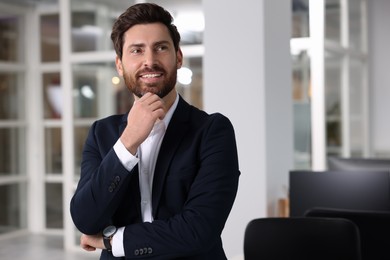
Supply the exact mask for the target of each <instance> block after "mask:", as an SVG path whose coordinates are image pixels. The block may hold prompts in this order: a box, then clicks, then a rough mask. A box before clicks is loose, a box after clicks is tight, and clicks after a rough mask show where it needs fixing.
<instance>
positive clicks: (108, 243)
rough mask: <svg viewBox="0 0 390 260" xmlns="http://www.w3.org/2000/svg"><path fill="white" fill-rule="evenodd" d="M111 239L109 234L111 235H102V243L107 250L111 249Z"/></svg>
mask: <svg viewBox="0 0 390 260" xmlns="http://www.w3.org/2000/svg"><path fill="white" fill-rule="evenodd" d="M111 239H112V236H111V237H105V236H103V243H104V246H105V247H106V249H107V250H108V251H111V250H112V246H111Z"/></svg>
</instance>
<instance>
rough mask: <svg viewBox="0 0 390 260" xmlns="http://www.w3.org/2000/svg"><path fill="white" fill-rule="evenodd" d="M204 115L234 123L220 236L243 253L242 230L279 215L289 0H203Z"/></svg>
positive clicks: (287, 135) (285, 149) (285, 151)
mask: <svg viewBox="0 0 390 260" xmlns="http://www.w3.org/2000/svg"><path fill="white" fill-rule="evenodd" d="M203 9H204V12H205V24H206V28H205V34H204V45H205V55H204V61H203V70H204V74H203V75H204V89H203V91H204V92H203V93H204V96H203V97H204V108H205V110H206V111H207V112H209V113H212V112H217V111H218V112H221V113H223V114H224V115H226V116H228V117H229V118H230V120H231V121H232V123H233V125H234V128H235V131H236V138H237V145H238V153H239V154H238V155H239V163H240V170H241V177H240V185H239V191H238V195H237V199H236V201H235V205H234V207H233V209H232V212H231V214H230V216H229V219H228V222H227V224H226V227H225V230H224V232H223V243H224V248H225V251H226V253H227V256H228V258H229V259H233V258H234V259H235V258H236V256H238V257H239V256H242V254H243V238H244V231H245V227H246V225H247V223H248V222H249V221H250V220H251V219H254V218H259V217H265V216H274V215H277V202H278V199H279V198H281V197H285V196H287V194H286V190H285V189H286V187H287V183H288V171H289V170H290V169H292V165H293V159H292V151H293V143H292V142H293V141H292V140H293V138H292V137H293V127H292V94H291V93H292V86H291V58H290V45H289V43H290V34H291V33H290V32H291V11H290V10H291V1H285V0H279V1H275V0H247V1H245V2H243V3H241V2H238V1H222V0H216V1H204V2H203Z"/></svg>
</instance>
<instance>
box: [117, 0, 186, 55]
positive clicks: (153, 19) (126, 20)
mask: <svg viewBox="0 0 390 260" xmlns="http://www.w3.org/2000/svg"><path fill="white" fill-rule="evenodd" d="M172 22H173V17H172V15H171V14H170V13H169V12H168V11H167V10H165V9H164V8H162V7H161V6H159V5H156V4H152V3H142V4H135V5H132V6H130V7H129V8H127V10H126V11H125V12H124V13H122V14H121V15H120V16H119V17H118V19H117V20H116V21H115V23H114V25H113V27H112V32H111V40H112V42H113V43H114V49H115V52H116V54H117V55H118V57H119V58H120V59H122V54H123V35H124V33H125V32H126V31H127V30H128V29H130V28H131V27H132V26H134V25H137V24H148V23H162V24H164V25H165V26H166V27H167V28H168V30H169V33H170V35H171V38H172V41H173V45H174V47H175V50H176V51H177V50H178V49H179V43H180V34H179V32H178V31H177V28H176V26H175V25H174V24H173V23H172Z"/></svg>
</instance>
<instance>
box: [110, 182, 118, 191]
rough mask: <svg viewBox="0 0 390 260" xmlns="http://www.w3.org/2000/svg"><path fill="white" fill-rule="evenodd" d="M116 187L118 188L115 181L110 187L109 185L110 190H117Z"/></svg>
mask: <svg viewBox="0 0 390 260" xmlns="http://www.w3.org/2000/svg"><path fill="white" fill-rule="evenodd" d="M115 188H116V185H115V183H111V185H110V187H108V191H109V192H113V191H114V190H115Z"/></svg>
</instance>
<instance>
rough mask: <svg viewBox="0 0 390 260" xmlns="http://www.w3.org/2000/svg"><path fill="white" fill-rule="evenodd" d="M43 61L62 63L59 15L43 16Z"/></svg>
mask: <svg viewBox="0 0 390 260" xmlns="http://www.w3.org/2000/svg"><path fill="white" fill-rule="evenodd" d="M40 26H41V60H42V62H55V61H60V26H59V15H58V14H51V15H41V24H40Z"/></svg>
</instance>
